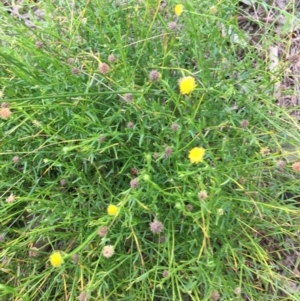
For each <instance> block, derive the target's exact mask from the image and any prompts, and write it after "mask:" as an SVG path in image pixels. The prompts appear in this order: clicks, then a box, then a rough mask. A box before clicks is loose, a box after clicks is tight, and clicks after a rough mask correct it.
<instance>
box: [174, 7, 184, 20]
mask: <svg viewBox="0 0 300 301" xmlns="http://www.w3.org/2000/svg"><path fill="white" fill-rule="evenodd" d="M182 12H183V5H182V4H177V5H176V6H175V15H176V16H178V17H179V16H180V15H181V14H182Z"/></svg>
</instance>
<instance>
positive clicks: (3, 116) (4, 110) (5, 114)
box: [0, 107, 11, 119]
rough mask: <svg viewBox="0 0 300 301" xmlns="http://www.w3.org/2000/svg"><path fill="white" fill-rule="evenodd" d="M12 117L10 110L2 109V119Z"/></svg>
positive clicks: (0, 112)
mask: <svg viewBox="0 0 300 301" xmlns="http://www.w3.org/2000/svg"><path fill="white" fill-rule="evenodd" d="M10 115H11V111H10V109H9V108H6V107H4V108H0V117H1V118H2V119H8V118H9V117H10Z"/></svg>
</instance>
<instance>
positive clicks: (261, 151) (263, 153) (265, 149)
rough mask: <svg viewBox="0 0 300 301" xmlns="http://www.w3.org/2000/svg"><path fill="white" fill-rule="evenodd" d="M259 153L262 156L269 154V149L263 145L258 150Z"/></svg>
mask: <svg viewBox="0 0 300 301" xmlns="http://www.w3.org/2000/svg"><path fill="white" fill-rule="evenodd" d="M260 154H261V155H262V156H263V157H266V156H269V155H270V149H269V148H267V147H263V148H262V149H261V150H260Z"/></svg>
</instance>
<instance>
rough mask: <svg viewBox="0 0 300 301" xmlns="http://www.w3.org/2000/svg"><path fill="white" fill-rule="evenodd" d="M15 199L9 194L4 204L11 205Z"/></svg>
mask: <svg viewBox="0 0 300 301" xmlns="http://www.w3.org/2000/svg"><path fill="white" fill-rule="evenodd" d="M15 199H16V197H15V196H14V195H13V194H11V195H10V196H9V197H7V198H6V200H5V202H6V203H12V202H14V201H15Z"/></svg>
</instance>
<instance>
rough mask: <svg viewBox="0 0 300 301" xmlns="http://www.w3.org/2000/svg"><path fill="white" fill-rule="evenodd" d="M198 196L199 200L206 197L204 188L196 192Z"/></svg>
mask: <svg viewBox="0 0 300 301" xmlns="http://www.w3.org/2000/svg"><path fill="white" fill-rule="evenodd" d="M198 198H199V199H200V200H203V201H204V200H205V199H207V192H206V191H205V190H202V191H200V192H199V193H198Z"/></svg>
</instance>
